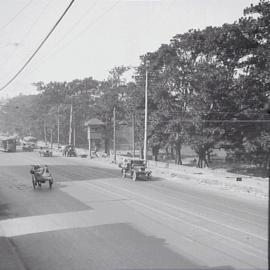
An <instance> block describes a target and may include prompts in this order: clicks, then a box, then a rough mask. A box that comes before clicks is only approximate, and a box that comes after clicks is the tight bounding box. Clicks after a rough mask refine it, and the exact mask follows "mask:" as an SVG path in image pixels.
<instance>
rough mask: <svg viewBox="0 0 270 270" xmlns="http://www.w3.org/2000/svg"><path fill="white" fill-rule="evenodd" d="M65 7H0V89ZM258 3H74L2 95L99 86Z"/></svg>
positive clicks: (29, 1) (48, 3)
mask: <svg viewBox="0 0 270 270" xmlns="http://www.w3.org/2000/svg"><path fill="white" fill-rule="evenodd" d="M69 2H70V0H57V1H53V0H9V1H7V0H0V87H1V86H3V85H4V84H5V83H6V82H7V81H8V80H9V79H10V78H11V77H12V76H13V75H14V74H15V73H16V72H17V70H18V69H19V68H20V67H21V66H22V65H23V64H24V63H25V61H26V60H27V59H28V57H29V56H30V55H31V54H32V53H33V51H34V50H35V49H36V48H37V46H38V45H39V43H40V42H41V40H42V39H43V38H44V37H45V35H46V34H47V33H48V32H49V30H50V29H51V27H52V26H53V25H54V23H55V22H56V21H57V19H58V18H59V16H60V15H61V13H62V12H63V11H64V9H65V8H66V7H67V5H68V3H69ZM258 2H259V0H175V1H171V0H160V1H157V0H156V1H155V0H137V1H130V0H120V1H116V0H75V3H74V5H73V6H72V8H71V9H70V11H69V12H68V14H67V15H66V17H64V19H63V21H62V22H61V23H60V25H59V27H58V28H57V30H56V31H55V32H54V33H53V35H52V36H51V37H50V39H49V40H48V42H47V43H46V44H45V45H44V46H43V47H42V49H41V50H40V52H39V53H38V55H37V56H36V57H35V58H34V60H33V61H32V62H31V63H30V65H29V66H28V67H27V68H26V69H25V70H24V71H23V73H22V74H21V75H20V76H19V77H18V78H17V79H16V81H14V82H13V83H12V84H11V85H10V86H8V87H7V88H6V89H5V90H4V91H2V92H0V97H7V96H9V97H11V96H14V95H17V94H19V93H20V92H21V93H24V94H29V93H33V92H34V87H33V86H31V83H33V82H37V81H44V82H45V83H47V82H49V81H71V80H73V79H76V78H81V79H82V78H85V77H89V76H92V77H93V78H95V79H98V80H103V79H106V78H107V76H108V71H109V70H110V69H112V68H113V67H114V66H119V65H128V66H130V65H131V66H136V65H138V64H139V63H140V58H139V56H140V55H143V54H145V53H146V52H151V51H154V50H156V49H158V48H159V46H160V45H161V44H162V43H169V41H170V39H171V38H172V37H173V36H174V35H176V34H179V33H184V32H186V31H187V30H189V29H191V28H193V29H194V28H196V29H203V28H205V27H206V26H210V25H212V26H219V25H222V24H223V23H232V22H234V21H235V20H237V19H238V18H239V17H241V16H242V14H243V9H244V8H245V7H247V6H249V5H250V4H251V3H258Z"/></svg>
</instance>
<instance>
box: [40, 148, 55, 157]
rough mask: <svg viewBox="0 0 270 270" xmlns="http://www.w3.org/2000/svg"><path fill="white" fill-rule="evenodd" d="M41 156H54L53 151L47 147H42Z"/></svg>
mask: <svg viewBox="0 0 270 270" xmlns="http://www.w3.org/2000/svg"><path fill="white" fill-rule="evenodd" d="M39 155H40V156H41V157H52V156H53V152H52V150H50V149H49V148H47V147H45V148H44V147H40V150H39Z"/></svg>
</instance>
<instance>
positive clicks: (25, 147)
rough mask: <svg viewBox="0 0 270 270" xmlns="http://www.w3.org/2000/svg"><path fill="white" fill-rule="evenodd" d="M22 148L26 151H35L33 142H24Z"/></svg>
mask: <svg viewBox="0 0 270 270" xmlns="http://www.w3.org/2000/svg"><path fill="white" fill-rule="evenodd" d="M22 150H23V151H25V152H33V151H34V147H33V146H32V145H31V144H26V143H23V144H22Z"/></svg>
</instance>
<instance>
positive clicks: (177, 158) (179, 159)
mask: <svg viewBox="0 0 270 270" xmlns="http://www.w3.org/2000/svg"><path fill="white" fill-rule="evenodd" d="M181 148H182V144H181V143H177V144H176V146H175V164H178V165H182V164H183V163H182V157H181Z"/></svg>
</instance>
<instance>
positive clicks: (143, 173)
mask: <svg viewBox="0 0 270 270" xmlns="http://www.w3.org/2000/svg"><path fill="white" fill-rule="evenodd" d="M119 166H120V168H121V175H122V177H123V178H126V177H127V176H129V177H131V178H132V180H133V181H136V180H137V179H138V178H139V177H146V178H147V180H149V179H150V177H151V174H152V171H150V170H147V168H146V164H145V162H144V160H140V159H130V160H125V161H124V162H123V163H121V164H120V165H119Z"/></svg>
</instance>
